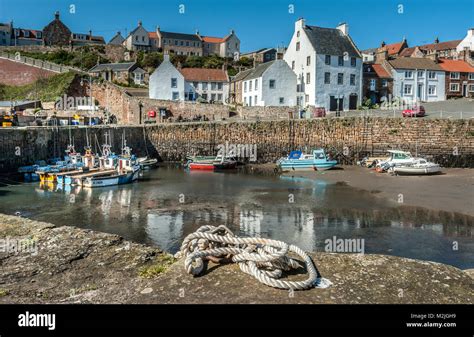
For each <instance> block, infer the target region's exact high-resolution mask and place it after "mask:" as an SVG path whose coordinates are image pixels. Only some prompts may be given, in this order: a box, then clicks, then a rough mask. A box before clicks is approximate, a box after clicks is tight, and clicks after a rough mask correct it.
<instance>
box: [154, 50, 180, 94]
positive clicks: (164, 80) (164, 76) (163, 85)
mask: <svg viewBox="0 0 474 337" xmlns="http://www.w3.org/2000/svg"><path fill="white" fill-rule="evenodd" d="M172 78H176V79H177V87H176V88H172V87H171V79H172ZM184 89H185V81H184V76H183V75H182V74H181V73H180V72H179V71H178V69H176V68H175V66H174V65H173V64H172V63H171V62H170V61H169V57H168V55H165V58H164V60H163V62H162V63H161V64H160V66H159V67H158V68H156V69H155V71H154V72H153V74H151V76H150V81H149V96H150V98H153V99H164V100H172V99H173V92H177V93H178V94H179V100H180V101H182V100H184Z"/></svg>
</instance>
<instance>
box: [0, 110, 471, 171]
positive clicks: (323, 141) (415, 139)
mask: <svg viewBox="0 0 474 337" xmlns="http://www.w3.org/2000/svg"><path fill="white" fill-rule="evenodd" d="M105 132H108V133H109V134H110V135H111V138H112V143H113V150H114V151H115V152H120V148H121V141H122V138H123V137H124V136H125V138H126V140H127V144H128V145H129V146H131V147H132V148H133V150H134V151H135V152H136V153H137V155H139V156H142V155H150V156H155V157H158V158H160V159H161V160H163V161H181V160H184V158H185V157H186V155H193V154H199V155H215V154H216V153H217V151H218V149H219V145H221V144H226V143H228V144H241V145H256V147H257V162H258V163H264V162H274V161H276V160H277V159H278V158H280V157H281V156H283V155H285V154H287V153H288V151H290V150H293V149H300V150H305V151H310V150H311V149H313V148H318V147H323V148H325V149H326V150H327V151H329V152H331V153H332V154H333V155H334V156H335V157H336V158H337V159H338V160H339V161H340V163H343V164H354V163H356V161H357V160H359V159H361V158H363V157H364V156H366V155H372V156H381V155H385V154H386V151H387V150H388V149H401V150H406V151H410V152H412V154H418V156H422V157H426V158H428V159H432V160H434V161H436V162H438V163H439V164H441V165H442V166H445V167H474V121H473V120H449V119H406V118H405V119H402V118H398V119H397V118H372V117H351V118H324V119H313V120H279V121H244V122H227V121H220V122H200V123H166V124H156V125H145V126H114V127H107V126H93V127H84V126H82V127H60V128H52V127H48V128H46V127H28V128H21V129H0V151H1V152H0V171H1V172H8V171H13V170H16V168H17V167H18V166H21V165H28V164H31V163H33V162H34V161H36V160H44V159H47V158H51V157H57V156H59V155H63V154H64V150H65V149H66V146H67V144H68V143H69V139H70V138H71V139H73V140H74V144H75V146H76V150H78V151H83V147H84V145H86V135H87V136H88V138H89V141H90V142H91V144H92V145H93V148H95V147H97V149H98V145H99V144H101V143H102V142H103V140H104V133H105ZM70 135H71V137H70Z"/></svg>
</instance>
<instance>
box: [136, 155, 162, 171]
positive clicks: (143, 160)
mask: <svg viewBox="0 0 474 337" xmlns="http://www.w3.org/2000/svg"><path fill="white" fill-rule="evenodd" d="M137 164H138V165H140V168H141V169H142V170H147V169H150V168H153V167H156V165H157V164H158V159H156V158H148V157H140V158H138V159H137Z"/></svg>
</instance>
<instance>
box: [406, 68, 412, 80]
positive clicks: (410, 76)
mask: <svg viewBox="0 0 474 337" xmlns="http://www.w3.org/2000/svg"><path fill="white" fill-rule="evenodd" d="M405 78H413V71H411V70H407V71H405Z"/></svg>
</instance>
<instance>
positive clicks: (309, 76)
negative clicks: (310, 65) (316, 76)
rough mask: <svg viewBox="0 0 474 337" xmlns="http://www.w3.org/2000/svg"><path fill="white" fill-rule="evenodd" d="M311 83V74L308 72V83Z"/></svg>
mask: <svg viewBox="0 0 474 337" xmlns="http://www.w3.org/2000/svg"><path fill="white" fill-rule="evenodd" d="M310 83H311V74H310V73H306V84H310Z"/></svg>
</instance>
